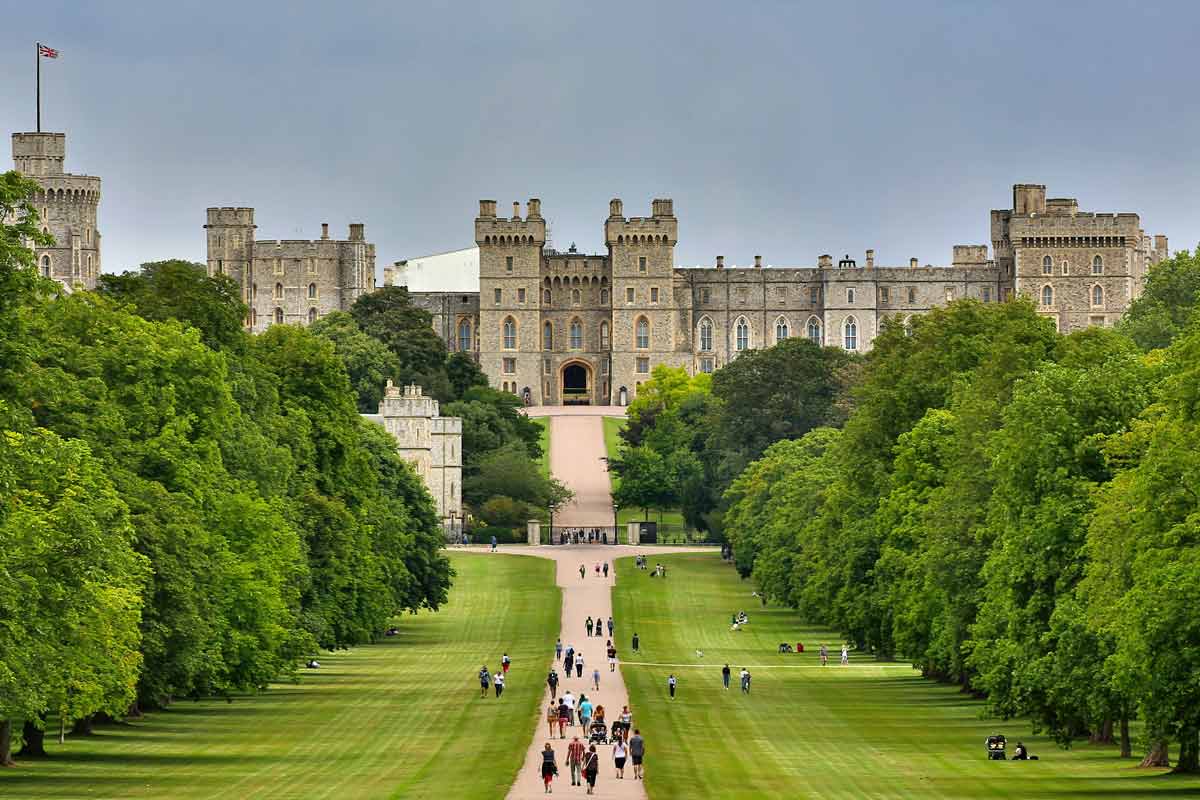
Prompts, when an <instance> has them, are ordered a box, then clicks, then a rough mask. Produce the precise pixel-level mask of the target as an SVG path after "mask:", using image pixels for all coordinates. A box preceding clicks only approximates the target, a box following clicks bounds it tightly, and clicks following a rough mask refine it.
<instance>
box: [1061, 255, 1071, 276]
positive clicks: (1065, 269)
mask: <svg viewBox="0 0 1200 800" xmlns="http://www.w3.org/2000/svg"><path fill="white" fill-rule="evenodd" d="M1062 274H1063V275H1070V274H1071V262H1069V261H1067V260H1066V259H1065V258H1064V259H1063V260H1062Z"/></svg>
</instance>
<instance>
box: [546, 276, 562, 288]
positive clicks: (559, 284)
mask: <svg viewBox="0 0 1200 800" xmlns="http://www.w3.org/2000/svg"><path fill="white" fill-rule="evenodd" d="M546 280H550V279H549V278H547V279H546ZM554 288H555V289H561V288H562V281H561V280H560V279H559V277H558V276H557V275H555V276H554Z"/></svg>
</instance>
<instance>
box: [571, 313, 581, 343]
mask: <svg viewBox="0 0 1200 800" xmlns="http://www.w3.org/2000/svg"><path fill="white" fill-rule="evenodd" d="M582 348H583V323H582V322H580V321H579V320H578V318H576V319H573V320H571V349H572V350H580V349H582Z"/></svg>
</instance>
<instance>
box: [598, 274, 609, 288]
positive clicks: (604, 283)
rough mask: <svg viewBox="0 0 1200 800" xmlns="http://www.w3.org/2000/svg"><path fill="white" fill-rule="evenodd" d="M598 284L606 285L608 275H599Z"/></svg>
mask: <svg viewBox="0 0 1200 800" xmlns="http://www.w3.org/2000/svg"><path fill="white" fill-rule="evenodd" d="M600 285H601V286H608V276H607V275H601V276H600Z"/></svg>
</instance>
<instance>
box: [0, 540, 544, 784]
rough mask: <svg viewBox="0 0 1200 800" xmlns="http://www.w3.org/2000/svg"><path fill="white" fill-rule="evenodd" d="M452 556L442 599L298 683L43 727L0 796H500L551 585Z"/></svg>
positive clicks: (524, 720) (501, 562)
mask: <svg viewBox="0 0 1200 800" xmlns="http://www.w3.org/2000/svg"><path fill="white" fill-rule="evenodd" d="M451 559H452V560H453V563H454V568H455V569H456V570H457V572H458V576H457V577H456V578H455V584H454V588H453V589H452V590H451V594H450V602H449V604H448V605H447V606H446V607H445V608H443V609H442V610H441V611H439V612H437V613H422V614H419V615H417V616H415V617H404V618H403V619H401V620H400V621H399V623H398V624H399V627H400V630H401V634H400V635H399V636H396V637H393V638H390V639H387V640H385V642H384V643H381V644H378V645H372V646H369V647H360V648H357V649H355V650H352V651H349V652H342V653H337V654H326V655H325V656H324V657H322V658H320V661H321V669H320V670H316V671H305V673H304V675H303V679H302V681H301V683H300V684H298V685H283V686H274V687H272V688H271V689H270V691H268V692H266V693H265V694H262V695H260V696H255V697H246V698H238V699H236V700H235V701H234V702H233V703H231V704H229V703H225V702H223V701H209V700H206V701H202V702H198V703H193V702H188V701H180V702H178V703H176V704H175V705H173V706H172V707H171V708H170V710H168V711H164V712H156V713H153V714H150V715H148V716H147V717H146V718H145V720H144V721H139V722H134V723H131V724H129V725H123V726H113V727H100V728H98V733H97V735H95V736H92V737H89V738H70V737H69V738H68V739H67V743H66V745H64V746H59V745H58V744H57V740H55V742H54V743H52V744H48V746H47V749H48V750H49V752H50V758H49V759H47V760H45V761H25V762H23V763H22V764H21V765H20V766H19V767H18V768H16V769H9V770H0V797H3V798H9V797H12V798H33V797H55V798H68V797H103V798H126V797H144V798H201V797H203V798H226V797H229V798H294V797H299V798H371V797H403V798H414V797H439V798H441V797H447V798H449V797H453V798H467V797H477V798H489V799H490V798H497V797H503V796H504V795H505V794H506V793H507V791H508V788H509V786H510V785H511V784H512V782H513V779H514V778H515V777H516V773H517V770H518V769H519V767H520V765H521V762H522V761H523V759H524V756H525V751H526V748H527V747H528V746H529V739H530V736H531V735H532V734H533V730H534V725H535V723H536V718H537V716H538V711H539V705H540V700H541V697H542V689H543V678H544V677H545V675H546V670H547V669H548V668H549V662H550V657H551V656H552V655H553V652H552V651H551V650H550V649H549V648H548V647H547V646H546V643H547V642H553V641H554V637H555V635H556V634H557V632H558V628H559V607H560V601H561V595H560V593H559V590H558V589H557V588H556V587H555V586H554V568H553V564H552V563H551V562H550V561H546V560H542V559H537V558H527V557H517V556H499V555H497V556H492V555H486V554H482V553H480V554H463V553H451ZM505 650H507V652H508V654H509V655H510V656H511V657H512V659H513V668H512V670H511V671H510V673H509V675H510V677H509V681H508V686H507V688H506V689H505V692H504V696H503V697H502V698H501V699H500V700H499V701H497V700H496V699H495V695H494V693H489V697H488V699H487V700H481V699H480V698H479V683H478V680H477V678H476V674H477V672H478V670H479V666H480V664H481V663H483V662H486V663H487V664H488V666H489V667H490V668H492V669H496V668H498V667H499V666H500V655H501V653H502V652H503V651H505ZM49 738H50V737H47V740H48V742H49Z"/></svg>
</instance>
